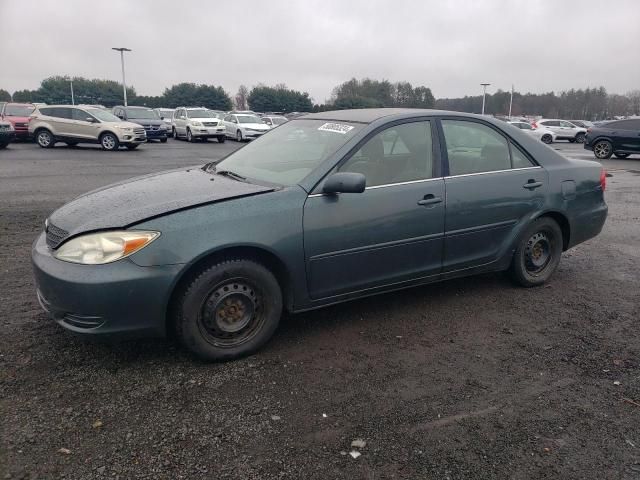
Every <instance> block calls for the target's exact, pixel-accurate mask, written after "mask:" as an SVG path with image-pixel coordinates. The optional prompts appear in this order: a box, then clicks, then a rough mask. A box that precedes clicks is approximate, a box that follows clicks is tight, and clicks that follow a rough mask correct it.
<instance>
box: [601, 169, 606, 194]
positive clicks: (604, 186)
mask: <svg viewBox="0 0 640 480" xmlns="http://www.w3.org/2000/svg"><path fill="white" fill-rule="evenodd" d="M600 188H601V189H602V191H603V192H604V191H605V190H606V189H607V172H606V170H605V169H604V168H603V169H602V170H600Z"/></svg>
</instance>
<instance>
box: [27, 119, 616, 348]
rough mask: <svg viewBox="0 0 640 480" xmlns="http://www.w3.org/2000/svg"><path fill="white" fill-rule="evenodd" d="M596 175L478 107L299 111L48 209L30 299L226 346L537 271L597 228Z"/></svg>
mask: <svg viewBox="0 0 640 480" xmlns="http://www.w3.org/2000/svg"><path fill="white" fill-rule="evenodd" d="M434 144H436V145H438V149H435V148H434ZM440 149H442V152H443V155H440ZM445 152H446V153H445ZM605 187H606V175H605V172H604V169H603V168H602V165H600V164H599V163H598V162H594V161H588V160H569V159H567V158H565V157H563V156H562V155H560V154H558V153H557V152H555V151H554V150H552V149H550V148H547V147H546V146H545V145H542V144H541V143H540V141H538V140H537V139H535V138H533V137H532V136H530V135H527V134H525V133H523V132H521V131H520V130H518V129H515V128H511V127H508V126H506V125H505V124H504V123H503V122H500V121H497V120H493V119H490V118H487V117H480V116H477V115H470V114H463V113H458V112H440V111H436V110H417V109H366V110H342V111H334V112H323V113H316V114H310V115H307V116H305V117H304V118H301V119H297V120H293V121H291V122H287V123H285V124H284V125H281V126H280V127H278V128H276V129H274V130H273V131H272V132H270V133H269V134H268V135H265V136H263V137H262V138H259V139H258V140H256V141H255V142H252V143H250V144H248V145H247V146H245V147H244V148H240V149H237V150H236V151H234V152H233V153H231V154H230V155H228V156H227V157H226V158H225V159H223V160H222V161H221V162H219V163H217V164H214V163H210V164H207V165H204V166H203V167H202V168H193V167H187V168H182V169H177V170H176V169H174V170H170V171H168V172H163V173H156V174H153V175H146V176H144V177H140V178H138V179H130V180H127V181H124V182H120V183H118V184H116V185H113V186H111V187H103V188H101V189H99V190H96V191H94V192H92V193H89V194H86V195H83V196H80V197H78V198H76V199H75V200H73V201H71V202H70V203H68V204H67V205H65V206H62V207H61V208H59V209H58V210H56V211H55V212H53V213H52V214H51V215H50V216H49V217H48V218H47V220H46V222H45V229H44V232H42V233H41V235H40V236H39V237H38V239H37V240H36V242H35V244H34V245H33V248H32V251H31V255H32V262H33V266H34V273H35V285H36V289H37V297H38V300H39V302H40V305H41V306H42V307H43V309H44V310H45V311H47V312H48V314H49V315H50V316H51V317H53V318H54V319H55V320H56V321H57V322H58V323H59V324H60V325H61V326H62V327H64V328H66V329H69V330H72V331H74V332H77V333H84V334H86V335H89V336H94V337H96V336H100V335H112V334H129V335H141V334H146V335H166V334H167V333H171V334H173V333H175V336H176V337H177V338H178V339H179V340H180V341H182V343H183V344H184V345H185V347H186V348H188V349H190V350H191V351H192V352H193V353H195V354H196V355H198V356H200V357H202V358H204V359H207V360H227V359H232V358H236V357H239V356H243V355H247V354H250V353H251V352H253V351H255V350H256V349H258V348H259V347H260V346H262V345H263V344H264V343H265V342H266V341H267V340H268V339H269V338H270V337H271V336H272V334H273V333H274V332H275V330H276V328H277V327H278V323H279V321H280V317H281V314H282V313H283V311H288V312H292V313H295V312H299V311H306V310H310V309H314V308H319V307H323V306H327V305H331V304H336V303H339V302H344V301H347V300H352V299H355V298H361V297H366V296H370V295H374V294H378V293H383V292H388V291H392V290H398V289H401V288H407V287H412V286H416V285H422V284H427V283H433V282H438V281H442V280H446V279H451V278H456V277H463V276H469V275H476V274H479V273H485V272H492V271H502V270H508V271H509V272H510V274H511V276H512V278H513V280H514V281H515V282H516V283H518V284H519V285H522V286H524V287H535V286H539V285H542V284H544V283H545V282H547V281H548V280H549V279H550V278H551V276H552V275H553V273H554V272H555V271H556V269H557V267H558V265H559V263H560V259H561V255H562V252H563V251H565V250H568V249H570V248H572V247H574V246H575V245H578V244H580V243H582V242H584V241H585V240H588V239H590V238H592V237H594V236H596V235H598V233H599V232H600V231H601V229H602V227H603V225H604V223H605V220H606V217H607V205H606V203H605V200H604V190H605ZM445 193H446V194H445ZM116 207H117V208H116ZM590 274H591V272H588V271H585V272H584V276H585V278H586V279H588V277H589V275H590ZM558 282H561V280H558ZM543 296H544V295H543ZM525 297H527V298H529V297H530V296H523V301H524V298H525ZM114 299H117V301H114ZM172 336H173V335H172Z"/></svg>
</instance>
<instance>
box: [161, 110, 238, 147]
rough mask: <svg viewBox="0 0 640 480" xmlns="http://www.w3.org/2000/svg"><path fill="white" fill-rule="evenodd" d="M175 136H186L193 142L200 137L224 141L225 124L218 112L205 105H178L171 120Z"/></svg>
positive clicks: (204, 139)
mask: <svg viewBox="0 0 640 480" xmlns="http://www.w3.org/2000/svg"><path fill="white" fill-rule="evenodd" d="M171 124H172V131H173V138H176V139H178V138H186V139H187V141H189V142H193V141H194V140H197V139H200V140H203V141H205V142H206V141H207V140H208V139H210V138H216V139H217V140H218V142H220V143H224V141H225V139H226V136H225V132H226V130H225V126H224V122H222V120H220V119H219V118H218V115H217V113H216V112H214V111H212V110H209V109H207V108H204V107H178V108H176V110H175V111H174V112H173V118H172V121H171Z"/></svg>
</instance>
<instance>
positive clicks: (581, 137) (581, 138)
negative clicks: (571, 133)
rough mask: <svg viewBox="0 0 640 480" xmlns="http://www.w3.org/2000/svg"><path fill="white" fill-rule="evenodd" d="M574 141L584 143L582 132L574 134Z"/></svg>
mask: <svg viewBox="0 0 640 480" xmlns="http://www.w3.org/2000/svg"><path fill="white" fill-rule="evenodd" d="M576 142H578V143H584V133H578V134H577V135H576Z"/></svg>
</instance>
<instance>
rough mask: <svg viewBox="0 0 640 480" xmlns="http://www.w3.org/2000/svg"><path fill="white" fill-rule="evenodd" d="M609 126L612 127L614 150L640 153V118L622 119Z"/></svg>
mask: <svg viewBox="0 0 640 480" xmlns="http://www.w3.org/2000/svg"><path fill="white" fill-rule="evenodd" d="M607 127H608V128H610V129H611V137H612V140H613V142H614V146H613V148H614V150H624V151H625V152H630V153H640V119H631V120H620V121H618V122H612V123H611V124H609V125H607Z"/></svg>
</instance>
